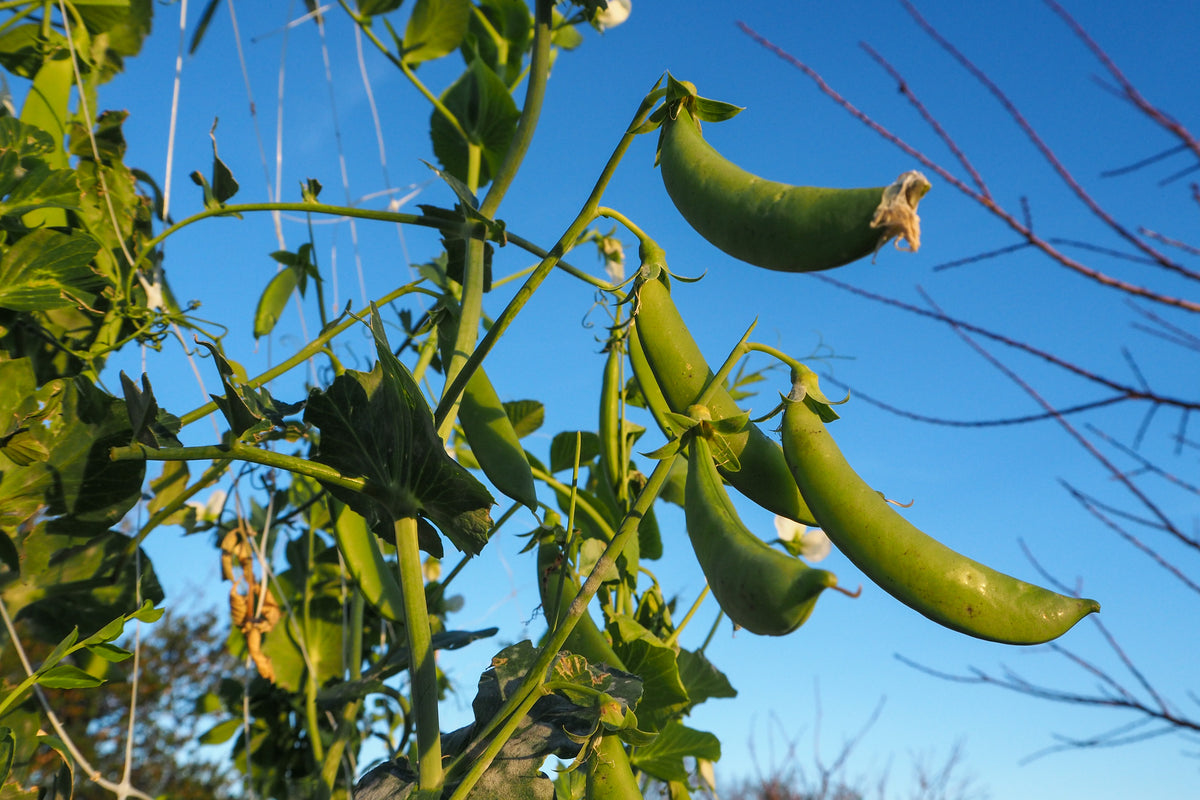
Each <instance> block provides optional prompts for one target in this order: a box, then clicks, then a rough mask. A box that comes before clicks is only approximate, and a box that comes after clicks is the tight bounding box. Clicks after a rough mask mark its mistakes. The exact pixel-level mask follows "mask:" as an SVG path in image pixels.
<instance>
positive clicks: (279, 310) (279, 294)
mask: <svg viewBox="0 0 1200 800" xmlns="http://www.w3.org/2000/svg"><path fill="white" fill-rule="evenodd" d="M299 284H300V274H299V273H298V272H297V271H296V270H295V269H293V268H291V267H285V268H283V269H281V270H280V271H279V272H276V273H275V277H273V278H271V280H270V281H269V282H268V283H267V288H266V289H264V290H263V293H262V297H260V298H259V299H258V308H256V309H255V310H254V338H255V339H259V338H262V337H263V336H266V335H267V334H268V333H270V332H271V331H273V330H275V324H276V323H277V322H279V317H280V316H282V315H283V309H284V308H285V307H286V306H287V302H288V300H290V299H291V297H292V292H294V291H296V287H297V286H299Z"/></svg>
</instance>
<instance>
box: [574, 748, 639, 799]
mask: <svg viewBox="0 0 1200 800" xmlns="http://www.w3.org/2000/svg"><path fill="white" fill-rule="evenodd" d="M586 769H587V780H586V782H585V783H584V791H583V797H584V800H642V790H641V789H640V788H639V787H638V781H637V778H636V777H635V776H634V774H633V769H632V768H631V767H630V766H629V755H628V754H627V753H626V752H625V745H624V744H622V743H621V740H620V738H619V737H617V736H616V735H615V734H607V735H605V736H604V737H602V738H601V739H600V744H599V746H598V747H597V748H596V751H595V752H594V753H592V754H591V755H590V756H588V760H587V765H586Z"/></svg>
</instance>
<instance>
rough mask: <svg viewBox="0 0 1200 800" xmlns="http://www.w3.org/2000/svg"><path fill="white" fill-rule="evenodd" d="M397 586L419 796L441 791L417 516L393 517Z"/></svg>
mask: <svg viewBox="0 0 1200 800" xmlns="http://www.w3.org/2000/svg"><path fill="white" fill-rule="evenodd" d="M395 529H396V549H397V555H398V556H399V559H398V561H399V571H400V589H401V591H402V592H403V594H404V626H405V628H406V629H407V632H408V670H409V684H410V686H411V690H412V701H413V707H414V710H415V714H416V723H417V757H418V765H417V776H418V777H417V787H418V790H417V791H418V797H422V796H425V795H426V794H428V796H430V797H438V796H440V794H441V789H442V780H443V776H444V773H443V772H442V740H441V736H442V733H441V730H440V728H439V723H438V687H437V664H436V663H435V662H434V660H433V643H432V634H431V633H430V630H429V609H428V608H427V607H426V605H425V576H424V575H423V574H422V572H421V552H420V550H419V549H418V548H417V519H416V517H404V518H402V519H398V520H396V525H395Z"/></svg>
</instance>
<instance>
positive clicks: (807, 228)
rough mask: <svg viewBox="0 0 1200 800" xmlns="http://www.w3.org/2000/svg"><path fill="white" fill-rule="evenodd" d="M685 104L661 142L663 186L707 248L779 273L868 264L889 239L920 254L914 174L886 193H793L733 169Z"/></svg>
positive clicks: (669, 119) (802, 189)
mask: <svg viewBox="0 0 1200 800" xmlns="http://www.w3.org/2000/svg"><path fill="white" fill-rule="evenodd" d="M688 99H689V98H684V99H682V100H680V101H678V102H677V104H676V105H675V106H674V107H673V109H672V111H673V114H668V115H667V116H666V119H665V121H664V122H663V125H662V132H661V134H660V136H659V167H660V169H661V170H662V179H663V184H664V185H665V186H666V189H667V194H669V195H670V196H671V200H672V202H674V204H675V208H676V209H678V210H679V213H680V214H682V215H683V218H684V219H686V220H687V221H688V223H689V224H690V225H691V226H692V227H693V228H694V229H695V230H696V232H697V233H699V234H700V235H701V236H703V237H704V238H705V239H707V240H708V241H709V242H710V243H711V244H713V245H715V246H716V247H718V248H720V249H721V250H723V251H725V252H726V253H728V254H729V255H731V256H733V257H734V258H737V259H740V260H741V261H745V262H746V263H748V264H753V265H755V266H759V267H764V268H766V269H772V270H780V271H784V272H813V271H816V270H824V269H831V268H833V267H838V266H841V265H843V264H848V263H850V262H851V261H856V260H858V259H860V258H863V257H864V256H869V255H871V254H872V253H874V252H875V251H877V250H878V249H879V248H880V247H882V246H883V244H884V243H886V242H887V241H888V240H889V239H892V238H895V237H901V238H903V239H905V240H907V242H908V249H909V250H912V251H916V250H917V249H918V248H919V247H920V242H921V228H920V219H919V217H918V216H917V213H916V208H917V203H918V202H919V201H920V199H921V197H922V196H924V194H925V192H927V191H928V190H929V181H928V180H926V179H925V177H924V176H923V175H921V173H919V172H915V171H911V172H906V173H904V174H903V175H901V176H900V177H899V178H897V179H896V181H895V182H894V183H892V184H891V185H890V186H879V187H874V188H870V189H827V188H821V187H814V186H792V185H789V184H786V183H779V182H777V181H770V180H766V179H764V178H760V177H758V176H757V175H754V174H752V173H750V172H747V171H746V170H744V169H742V168H741V167H739V166H737V165H736V164H734V163H732V162H731V161H729V160H728V159H726V158H725V157H724V156H722V155H721V154H720V153H718V152H717V151H716V149H714V148H713V146H712V145H710V144H709V143H708V142H707V141H705V140H704V137H703V136H702V135H701V134H700V125H699V123H698V122H697V121H696V119H695V118H694V117H693V115H692V114H691V112H690V111H689V110H688V107H687V105H688V103H687V100H688Z"/></svg>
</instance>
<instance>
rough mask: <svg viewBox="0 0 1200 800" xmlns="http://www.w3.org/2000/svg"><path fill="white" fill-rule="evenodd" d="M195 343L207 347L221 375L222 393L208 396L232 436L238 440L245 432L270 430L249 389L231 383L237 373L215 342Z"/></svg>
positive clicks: (250, 435) (256, 400) (253, 435)
mask: <svg viewBox="0 0 1200 800" xmlns="http://www.w3.org/2000/svg"><path fill="white" fill-rule="evenodd" d="M199 344H201V345H203V346H204V347H207V348H208V351H209V353H210V354H211V355H212V358H213V360H214V361H215V362H216V363H217V373H218V374H219V375H220V376H221V383H222V384H223V385H224V386H225V394H223V395H215V394H210V395H209V397H211V398H212V399H213V402H215V403H216V404H217V408H219V409H220V410H221V413H222V414H223V415H224V416H225V421H226V422H228V423H229V428H230V430H231V431H232V433H233V435H234V436H236V437H238V438H239V439H240V438H242V437H244V436H247V434H249V436H248V437H247V438H254V437H255V436H256V435H258V434H261V433H264V432H266V431H268V430H270V429H271V427H272V423H271V421H270V420H268V419H267V417H266V415H265V414H264V413H263V408H262V404H261V403H259V402H258V398H257V397H256V396H255V394H254V392H253V390H250V389H248V387H245V386H242V385H237V384H235V383H234V382H233V379H234V377H235V376H236V375H237V373H236V372H235V371H234V368H233V365H232V364H231V363H230V362H229V361H228V360H227V359H226V358H225V356H223V355H222V354H221V351H220V350H218V349H217V348H216V346H215V345H212V344H210V343H208V342H199Z"/></svg>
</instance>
